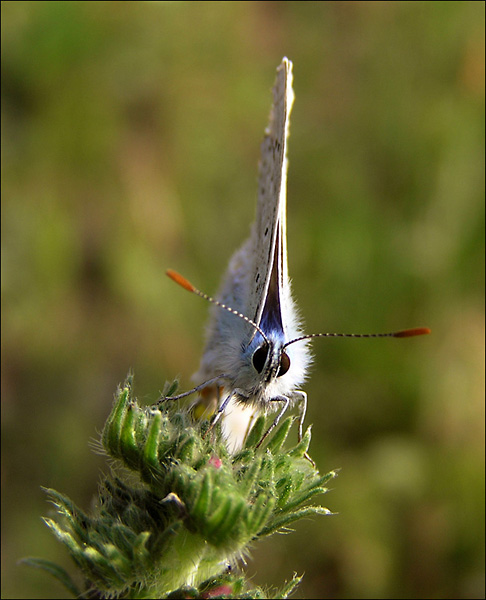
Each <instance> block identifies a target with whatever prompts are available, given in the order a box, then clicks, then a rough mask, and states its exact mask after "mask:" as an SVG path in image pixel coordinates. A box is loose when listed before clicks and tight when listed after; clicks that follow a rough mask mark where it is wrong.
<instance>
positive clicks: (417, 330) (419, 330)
mask: <svg viewBox="0 0 486 600" xmlns="http://www.w3.org/2000/svg"><path fill="white" fill-rule="evenodd" d="M429 333H430V329H429V328H428V327H414V328H413V329H402V330H401V331H393V332H391V333H311V334H310V335H303V336H301V337H298V338H295V340H290V342H287V343H286V344H285V345H284V348H285V347H286V346H290V344H295V342H301V341H302V340H309V339H311V338H317V337H348V338H382V337H395V338H406V337H415V336H416V335H427V334H429Z"/></svg>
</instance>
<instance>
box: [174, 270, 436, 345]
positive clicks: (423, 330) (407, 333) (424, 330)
mask: <svg viewBox="0 0 486 600" xmlns="http://www.w3.org/2000/svg"><path fill="white" fill-rule="evenodd" d="M166 274H167V275H168V276H169V277H170V278H171V279H172V281H175V282H176V283H177V284H179V285H180V286H181V287H183V288H184V289H185V290H187V291H188V292H192V293H193V294H196V295H197V296H200V297H201V298H204V299H205V300H207V301H208V302H211V303H212V304H215V305H216V306H220V307H221V308H224V310H227V311H228V312H230V313H231V314H233V315H236V316H237V317H240V319H243V320H244V321H246V322H247V323H249V324H250V325H251V326H252V327H254V328H255V329H256V330H257V331H258V332H259V333H260V334H261V336H262V337H263V339H264V340H265V341H266V342H267V344H268V343H269V342H268V338H267V336H266V335H265V333H264V332H263V330H262V329H261V327H259V326H258V325H257V324H256V323H255V322H254V321H252V320H251V319H249V318H248V317H247V316H246V315H244V314H243V313H240V312H239V311H237V310H235V309H234V308H231V307H230V306H227V305H226V304H223V303H222V302H219V301H218V300H215V299H214V298H211V296H208V295H207V294H205V293H204V292H201V290H198V289H197V288H196V287H194V286H193V285H192V283H191V282H190V281H188V280H187V279H186V278H185V277H183V276H182V275H181V274H180V273H177V271H173V270H172V269H167V271H166ZM429 333H430V329H429V328H428V327H414V328H413V329H402V330H401V331H393V332H391V333H311V334H309V335H303V336H301V337H298V338H295V340H290V342H287V343H286V344H284V345H283V348H286V347H287V346H290V345H291V344H295V343H296V342H301V341H303V340H310V339H312V338H318V337H347V338H383V337H394V338H406V337H415V336H417V335H427V334H429Z"/></svg>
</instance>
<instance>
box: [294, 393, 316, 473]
mask: <svg viewBox="0 0 486 600" xmlns="http://www.w3.org/2000/svg"><path fill="white" fill-rule="evenodd" d="M294 399H295V400H297V402H298V403H299V415H300V416H299V442H301V441H302V429H303V426H304V419H305V414H306V412H307V394H306V393H305V392H303V391H302V390H298V391H296V392H294ZM304 458H306V459H307V460H308V461H309V462H310V463H311V465H312V466H313V467H315V466H316V463H315V462H314V461H313V460H312V458H311V457H310V456H309V455H308V454H307V452H306V453H305V454H304Z"/></svg>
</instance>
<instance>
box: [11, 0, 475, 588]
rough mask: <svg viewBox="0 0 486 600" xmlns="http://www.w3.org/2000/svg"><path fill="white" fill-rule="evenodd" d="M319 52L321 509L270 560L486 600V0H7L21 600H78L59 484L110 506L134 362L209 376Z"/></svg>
mask: <svg viewBox="0 0 486 600" xmlns="http://www.w3.org/2000/svg"><path fill="white" fill-rule="evenodd" d="M284 55H286V56H288V57H289V58H290V59H291V60H292V61H293V62H294V88H295V93H296V101H295V105H294V112H293V115H292V126H291V140H290V171H289V186H288V187H289V206H288V219H289V223H288V236H289V240H288V245H289V253H290V256H289V261H290V273H291V276H292V277H293V287H294V292H295V296H296V298H297V300H298V304H299V306H300V308H301V311H302V314H303V316H304V319H305V322H306V331H308V332H320V331H344V332H377V331H386V330H394V329H400V328H405V327H413V326H418V325H427V326H429V327H431V328H432V330H433V334H432V335H431V336H428V337H426V338H414V339H410V340H403V341H400V340H362V341H357V340H316V342H315V343H314V350H315V363H314V366H313V370H312V375H311V378H310V380H309V382H308V384H307V385H306V387H305V389H306V391H307V392H308V394H309V412H308V417H307V423H313V441H312V445H311V454H312V456H313V457H314V459H315V461H316V462H317V464H318V466H319V467H320V469H321V471H323V472H325V471H328V470H330V469H332V468H341V472H340V475H339V477H338V478H337V479H336V480H335V481H333V483H332V486H333V488H334V489H333V491H332V492H331V493H329V494H328V495H327V496H325V497H324V498H323V499H322V500H323V504H324V505H325V506H327V507H329V508H330V509H331V510H332V511H335V512H337V513H339V514H337V515H335V516H332V517H326V518H320V519H313V520H310V521H303V522H299V523H297V524H296V526H295V532H294V533H292V534H290V535H286V536H283V535H280V536H274V537H273V538H271V539H269V540H266V541H264V542H262V543H260V544H257V545H255V551H254V553H253V554H252V556H251V557H250V558H249V560H248V563H249V564H248V571H249V572H250V573H252V574H254V582H255V583H256V584H260V585H267V584H273V585H279V584H280V583H281V582H282V581H283V580H285V579H287V580H288V579H290V578H291V577H292V574H293V572H294V571H296V572H297V573H299V574H302V573H305V577H304V580H303V583H302V585H301V587H300V588H299V590H298V591H297V593H296V597H297V598H452V597H453V598H484V295H483V290H484V275H483V273H484V166H483V165H484V5H483V3H482V2H302V1H299V2H204V1H202V2H197V3H196V2H2V150H3V152H2V167H3V168H2V267H3V268H2V308H3V311H2V447H3V453H2V499H3V500H2V574H3V577H2V597H3V598H19V597H20V598H51V597H52V598H62V597H64V591H63V589H62V588H61V587H60V586H59V585H58V584H57V583H56V582H55V581H54V580H52V581H51V580H50V579H49V578H48V577H47V576H46V575H44V574H42V573H39V572H37V571H33V570H30V569H28V568H27V567H24V566H18V565H17V561H18V560H19V559H20V558H21V557H24V556H31V555H34V556H42V557H44V558H49V559H51V560H55V561H58V562H60V563H62V564H63V565H64V566H66V567H67V568H69V569H70V568H71V564H70V561H69V559H68V557H67V555H66V554H65V552H64V548H63V547H61V545H60V544H59V543H58V542H56V541H55V540H54V538H53V536H52V535H51V534H50V533H49V532H48V530H47V528H46V527H45V526H44V525H43V523H42V522H41V519H40V517H41V515H48V514H50V512H51V507H50V506H49V505H48V504H47V503H46V500H45V496H44V494H43V493H42V491H41V489H40V486H48V487H54V488H55V489H57V490H59V491H61V492H63V493H66V494H68V495H69V496H71V498H72V499H73V500H74V501H75V502H77V503H78V504H79V505H80V506H81V507H83V508H84V509H88V508H89V506H90V503H91V501H92V498H93V497H94V495H95V494H96V491H97V482H98V480H99V477H100V469H101V470H102V471H104V472H107V471H108V465H107V464H106V461H105V460H104V458H103V457H100V456H99V455H96V454H95V453H93V451H92V450H91V448H90V440H93V439H97V437H98V435H99V431H100V430H101V428H102V426H103V423H104V420H105V418H106V416H107V415H108V413H109V410H110V407H111V403H112V396H113V393H114V391H115V388H116V386H117V385H118V383H119V382H121V381H122V380H123V379H124V377H125V375H126V373H127V372H128V370H129V369H130V368H133V370H134V373H135V392H136V394H137V396H138V398H139V400H140V401H141V402H143V403H150V402H152V401H154V400H155V399H156V397H157V396H158V392H159V390H161V389H162V387H163V384H164V381H165V380H166V379H172V378H174V377H175V376H176V375H180V376H181V387H182V388H183V389H187V388H189V387H190V386H191V381H190V375H191V374H192V373H193V372H194V371H195V370H196V368H197V366H198V361H199V357H200V355H201V351H202V346H203V331H204V323H205V321H206V317H207V313H208V306H207V304H206V303H204V302H202V301H201V300H199V299H197V298H195V297H194V296H191V295H190V294H187V293H185V292H184V291H183V290H181V289H179V288H178V287H177V286H175V285H174V284H173V283H172V282H171V281H170V280H168V278H166V277H165V276H164V270H165V269H166V268H167V267H172V268H175V269H177V270H178V271H180V272H181V273H183V274H184V275H185V276H186V277H188V278H189V279H190V280H192V281H193V282H194V283H195V284H196V285H198V286H199V287H200V288H201V289H203V290H204V291H206V292H208V293H215V291H216V290H217V287H218V284H219V280H220V277H221V275H222V274H223V271H224V270H225V268H226V265H227V261H228V260H229V258H230V256H231V254H232V253H233V251H234V250H235V249H236V248H237V247H238V246H239V244H240V243H241V242H242V241H243V240H244V239H245V238H246V236H247V234H248V231H249V227H250V224H251V222H252V221H253V216H254V210H255V202H256V177H257V162H258V157H259V146H260V141H261V139H262V135H263V130H264V127H265V126H266V123H267V117H268V112H269V108H270V102H271V92H270V90H271V87H272V85H273V81H274V77H275V69H276V67H277V65H278V64H279V63H280V61H281V58H282V56H284Z"/></svg>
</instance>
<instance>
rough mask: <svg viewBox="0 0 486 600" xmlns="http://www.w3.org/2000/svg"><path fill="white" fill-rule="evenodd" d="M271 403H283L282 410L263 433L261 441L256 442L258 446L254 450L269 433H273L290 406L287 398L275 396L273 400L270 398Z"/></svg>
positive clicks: (257, 446)
mask: <svg viewBox="0 0 486 600" xmlns="http://www.w3.org/2000/svg"><path fill="white" fill-rule="evenodd" d="M272 402H283V403H284V407H283V408H282V410H281V411H280V412H279V413H278V415H277V417H276V418H275V420H274V422H273V423H272V424H271V425H270V427H269V428H268V429H267V430H266V431H265V433H264V434H263V436H262V439H261V440H260V441H259V442H258V444H257V445H256V448H259V447H260V446H261V445H262V443H263V441H264V440H265V439H266V438H267V437H268V435H269V433H270V432H271V431H273V430H274V429H275V427H277V425H278V422H279V421H280V419H281V418H282V415H283V414H284V413H285V412H286V411H287V409H288V407H289V404H290V398H287V396H276V397H275V398H272Z"/></svg>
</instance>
